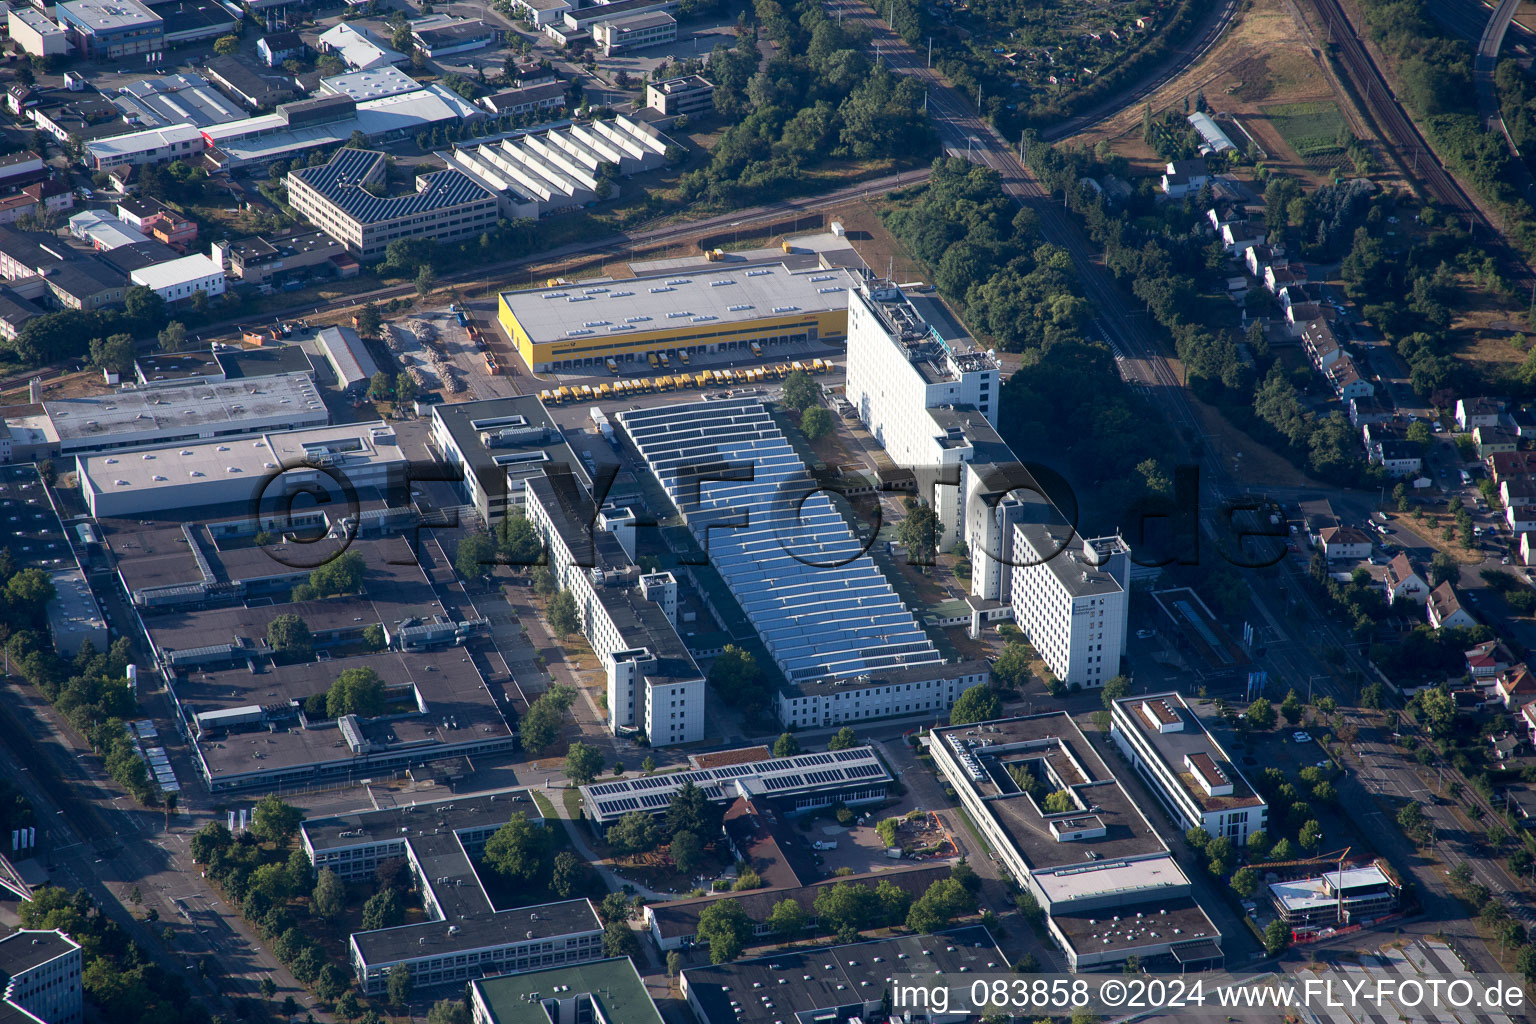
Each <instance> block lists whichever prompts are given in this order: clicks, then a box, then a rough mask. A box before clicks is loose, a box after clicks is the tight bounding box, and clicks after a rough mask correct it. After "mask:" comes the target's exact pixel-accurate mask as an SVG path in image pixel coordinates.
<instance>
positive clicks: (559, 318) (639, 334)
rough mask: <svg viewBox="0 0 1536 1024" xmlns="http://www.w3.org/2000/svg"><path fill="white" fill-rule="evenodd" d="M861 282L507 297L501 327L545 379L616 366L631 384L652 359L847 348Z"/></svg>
mask: <svg viewBox="0 0 1536 1024" xmlns="http://www.w3.org/2000/svg"><path fill="white" fill-rule="evenodd" d="M858 281H859V278H858V276H857V275H856V274H855V273H854V272H852V271H849V270H846V269H843V268H841V267H837V268H832V269H822V268H814V269H808V270H800V271H792V270H790V269H788V268H787V267H786V266H784V265H783V264H770V265H760V266H750V267H742V268H739V269H733V270H726V269H723V268H718V267H710V268H708V269H706V270H692V271H680V272H678V273H674V274H667V275H657V276H654V277H641V278H633V279H629V280H618V281H584V282H579V283H577V284H567V285H560V286H558V287H555V288H532V289H526V290H521V291H511V292H502V293H501V295H500V297H499V299H498V303H497V318H498V319H499V320H500V322H501V326H502V329H503V330H505V331H506V332H507V336H508V337H509V338H510V339H511V340H512V343H513V344H514V345H515V346H516V347H517V350H518V353H519V354H520V355H521V356H522V357H523V361H524V362H525V363H527V364H528V366H529V367H530V368H531V369H532V370H533V372H535V373H545V372H550V371H555V372H573V373H579V372H582V371H583V370H588V371H592V372H597V371H599V370H601V369H602V368H603V367H604V366H606V364H607V361H608V360H609V359H612V360H614V361H615V362H616V363H618V364H619V367H620V370H619V372H620V373H621V374H624V373H628V372H643V371H641V369H640V366H642V365H645V364H647V363H648V361H649V358H650V357H651V356H652V355H658V356H659V355H663V354H665V355H667V356H669V357H671V356H676V355H678V354H679V353H682V352H688V353H715V352H730V351H733V350H737V349H742V350H745V349H748V348H750V347H751V345H752V343H753V342H757V343H759V344H761V345H764V346H768V345H774V344H780V343H786V342H801V341H841V340H843V339H845V338H846V337H847V336H848V292H849V290H850V289H852V288H856V287H857V286H858ZM636 364H640V365H636Z"/></svg>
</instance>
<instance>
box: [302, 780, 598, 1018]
mask: <svg viewBox="0 0 1536 1024" xmlns="http://www.w3.org/2000/svg"><path fill="white" fill-rule="evenodd" d="M519 814H520V815H523V816H524V817H526V818H529V819H530V820H532V821H534V822H535V823H537V824H539V825H543V824H544V819H543V816H542V815H541V814H540V813H539V809H538V805H537V804H536V803H534V801H533V800H532V799H531V798H530V797H529V795H528V791H527V790H506V791H501V792H496V793H490V794H486V795H482V796H475V797H471V798H467V799H466V798H457V799H452V800H446V801H438V802H434V803H419V804H418V803H412V804H410V805H409V806H396V807H389V808H384V809H381V810H365V811H359V812H356V813H353V814H345V815H336V816H332V817H327V818H310V819H307V820H306V821H304V822H303V823H302V824H301V825H300V828H299V832H300V837H301V839H302V842H303V844H304V851H305V852H306V853H307V854H308V855H309V857H310V861H311V863H313V864H314V865H315V867H316V869H317V870H318V869H322V868H330V869H331V870H333V871H335V872H336V873H337V874H339V875H340V876H341V877H342V878H343V879H344V880H356V881H361V880H364V879H368V878H371V877H372V872H373V868H374V867H376V866H377V865H378V864H379V863H380V862H381V861H383V860H386V859H389V858H392V857H403V858H405V860H406V863H407V864H408V865H409V866H410V869H411V873H412V874H413V875H414V876H415V880H416V883H417V884H418V885H419V886H420V889H421V893H422V904H423V906H424V907H425V909H426V912H427V920H425V921H422V922H419V923H416V924H406V925H399V926H397V927H394V928H382V929H378V930H376V931H365V932H354V933H352V938H351V940H350V949H351V957H350V959H351V963H352V969H353V971H354V972H355V974H356V977H357V984H358V988H360V989H361V990H362V992H363V993H364V994H365V995H370V996H376V995H380V994H382V993H383V992H384V991H385V990H386V988H387V986H388V980H389V971H390V969H391V968H393V967H396V966H400V965H404V966H406V967H407V968H409V970H410V972H411V981H412V984H413V985H414V986H415V988H416V989H417V990H418V991H419V990H421V989H423V988H435V987H437V986H440V985H450V984H451V985H456V986H458V987H459V988H460V989H462V988H463V987H464V985H465V984H466V983H468V982H472V981H475V980H477V979H479V978H482V977H494V976H496V975H500V974H510V973H517V972H523V971H528V970H536V969H539V968H544V967H555V966H562V965H570V964H578V963H585V962H587V961H591V960H599V959H601V958H602V956H603V948H602V930H603V926H602V923H601V922H600V921H599V920H598V917H597V914H596V912H595V911H594V910H593V909H592V904H591V903H590V902H588V901H587V900H584V899H581V900H569V901H566V902H562V903H548V904H541V905H538V906H525V907H519V908H516V909H505V908H497V907H495V906H493V905H492V903H491V900H490V898H489V897H488V896H487V895H486V893H485V888H484V886H482V885H481V882H480V877H479V876H478V875H477V874H476V873H475V866H474V863H473V858H475V857H477V856H478V855H479V854H480V852H481V851H482V850H483V849H484V848H485V842H486V840H487V839H489V838H490V837H491V836H492V835H494V834H495V833H496V830H497V829H499V828H500V827H501V826H502V825H504V824H506V823H507V822H508V821H509V820H511V819H512V817H513V816H514V815H519ZM573 1024H574V1022H573Z"/></svg>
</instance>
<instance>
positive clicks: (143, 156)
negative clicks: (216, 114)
mask: <svg viewBox="0 0 1536 1024" xmlns="http://www.w3.org/2000/svg"><path fill="white" fill-rule="evenodd" d="M203 145H204V143H203V133H202V130H201V129H200V128H198V127H197V126H196V125H190V124H178V125H171V126H169V127H165V128H146V129H144V130H143V131H141V132H129V133H128V134H126V135H114V136H112V137H111V138H110V139H95V140H93V141H91V142H87V143H86V144H85V156H86V162H87V164H88V166H90V167H93V168H95V169H96V170H98V171H114V170H117V169H119V168H122V167H141V166H143V165H145V164H166V163H170V162H171V161H173V160H185V159H189V158H196V157H198V156H200V155H201V154H202V152H203Z"/></svg>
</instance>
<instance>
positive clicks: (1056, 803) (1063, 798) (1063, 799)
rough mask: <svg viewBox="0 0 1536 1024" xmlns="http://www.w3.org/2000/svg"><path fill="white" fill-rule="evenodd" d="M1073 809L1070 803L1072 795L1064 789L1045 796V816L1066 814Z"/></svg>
mask: <svg viewBox="0 0 1536 1024" xmlns="http://www.w3.org/2000/svg"><path fill="white" fill-rule="evenodd" d="M1075 809H1076V808H1075V807H1074V805H1073V803H1072V795H1071V794H1070V793H1068V792H1067V791H1066V790H1064V789H1058V790H1056V791H1055V792H1053V793H1049V794H1047V795H1046V798H1045V813H1046V814H1066V813H1067V812H1068V811H1071V810H1075Z"/></svg>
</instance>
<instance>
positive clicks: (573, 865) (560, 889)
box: [549, 850, 587, 899]
mask: <svg viewBox="0 0 1536 1024" xmlns="http://www.w3.org/2000/svg"><path fill="white" fill-rule="evenodd" d="M549 887H550V888H551V889H553V890H554V891H555V895H557V896H559V897H561V898H562V899H572V898H573V897H576V896H579V895H580V894H581V892H582V890H584V889H585V888H586V887H587V865H586V862H585V861H583V860H582V859H581V858H580V857H578V856H576V855H575V854H574V853H572V852H571V851H569V850H561V851H560V852H559V853H557V854H555V862H554V865H553V867H552V868H551V870H550V876H549Z"/></svg>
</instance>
